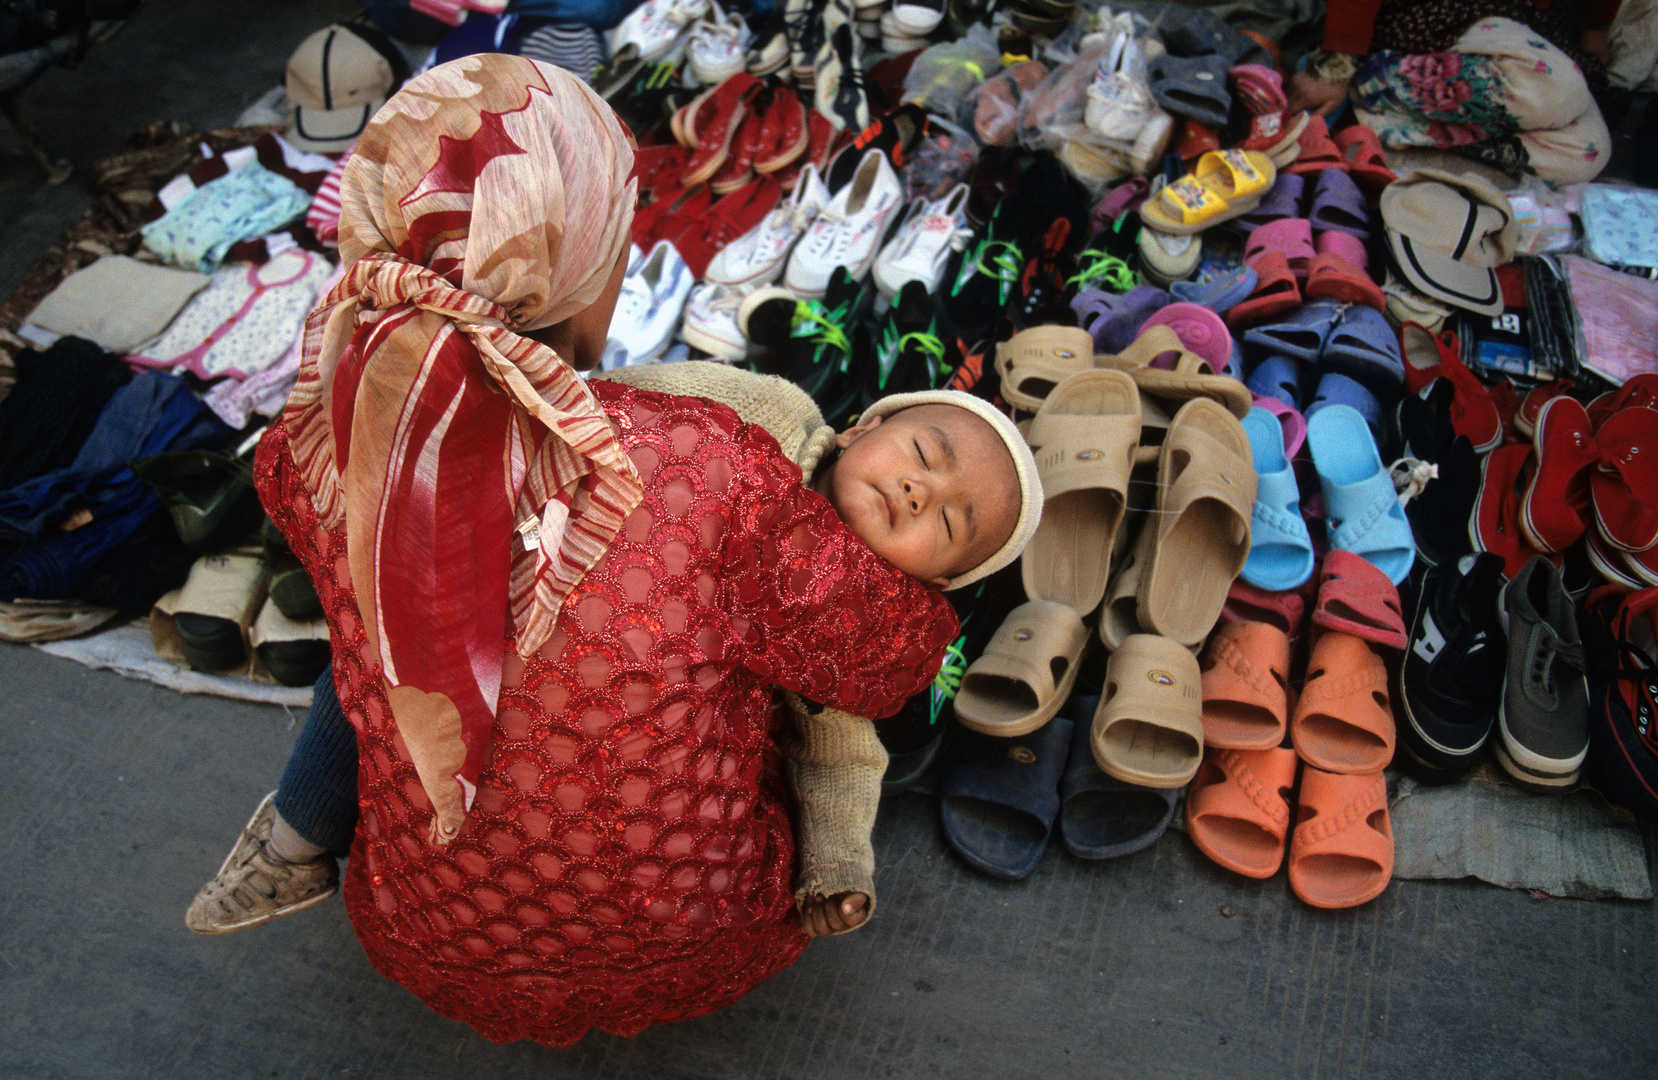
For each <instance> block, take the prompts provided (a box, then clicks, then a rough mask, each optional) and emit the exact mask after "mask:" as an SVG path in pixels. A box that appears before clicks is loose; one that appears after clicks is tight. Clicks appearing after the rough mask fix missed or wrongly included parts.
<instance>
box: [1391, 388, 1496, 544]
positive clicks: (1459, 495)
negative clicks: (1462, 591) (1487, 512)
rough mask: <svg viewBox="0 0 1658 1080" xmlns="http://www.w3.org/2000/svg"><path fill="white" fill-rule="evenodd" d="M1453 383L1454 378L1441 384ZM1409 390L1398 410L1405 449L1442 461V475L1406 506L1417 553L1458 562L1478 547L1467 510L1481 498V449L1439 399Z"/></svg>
mask: <svg viewBox="0 0 1658 1080" xmlns="http://www.w3.org/2000/svg"><path fill="white" fill-rule="evenodd" d="M1436 385H1438V386H1443V387H1445V388H1446V389H1447V391H1448V390H1449V389H1450V380H1448V379H1440V380H1439V381H1438V383H1437V384H1436ZM1432 398H1433V395H1432V394H1430V395H1429V399H1424V398H1421V397H1418V396H1417V395H1415V394H1407V395H1405V397H1404V398H1402V399H1401V400H1400V402H1399V406H1398V408H1397V409H1396V410H1395V412H1394V417H1395V419H1396V422H1397V428H1398V431H1399V438H1400V441H1401V444H1402V446H1401V450H1400V452H1401V454H1402V455H1403V456H1405V457H1411V458H1416V459H1418V460H1420V461H1431V462H1433V463H1434V464H1436V465H1438V466H1439V477H1438V478H1437V479H1435V480H1430V481H1429V482H1428V485H1427V487H1425V488H1423V489H1422V493H1421V494H1420V495H1418V496H1416V497H1415V498H1414V499H1412V500H1411V501H1410V502H1409V503H1408V504H1406V506H1405V516H1406V517H1408V518H1409V519H1410V527H1411V533H1412V535H1413V536H1414V537H1415V539H1416V555H1417V559H1418V560H1419V561H1422V562H1426V563H1428V564H1430V565H1433V566H1439V565H1443V564H1445V563H1454V562H1456V561H1457V560H1458V559H1460V558H1462V557H1463V556H1464V555H1469V554H1472V553H1473V550H1474V545H1473V541H1472V539H1471V538H1470V536H1469V533H1468V514H1469V512H1470V509H1471V508H1472V507H1473V506H1474V504H1475V503H1476V502H1478V501H1479V493H1480V455H1479V454H1478V453H1477V452H1476V451H1475V450H1474V444H1473V443H1471V442H1469V441H1468V437H1467V436H1465V435H1458V434H1456V433H1455V432H1454V431H1452V430H1451V423H1450V419H1449V417H1448V416H1441V415H1439V413H1438V411H1437V409H1436V407H1435V402H1434V401H1433V400H1431V399H1432Z"/></svg>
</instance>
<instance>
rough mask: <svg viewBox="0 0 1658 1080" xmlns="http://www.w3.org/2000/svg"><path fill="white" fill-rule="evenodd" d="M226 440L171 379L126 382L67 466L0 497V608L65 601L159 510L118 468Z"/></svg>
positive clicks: (156, 376)
mask: <svg viewBox="0 0 1658 1080" xmlns="http://www.w3.org/2000/svg"><path fill="white" fill-rule="evenodd" d="M231 437H232V432H231V431H230V429H229V428H227V427H225V425H224V424H222V423H220V422H219V420H218V419H217V418H215V417H214V416H213V415H212V414H211V413H210V412H208V411H207V409H206V408H205V407H204V406H203V405H202V403H201V402H200V401H198V400H197V399H196V396H195V395H194V394H192V393H191V392H190V388H189V386H188V385H186V384H185V382H184V380H183V379H181V378H179V377H178V376H176V375H163V374H160V373H157V372H148V373H146V374H143V375H140V376H138V377H137V378H135V379H133V380H132V382H130V383H128V384H127V385H126V386H124V387H122V388H121V389H120V390H118V391H116V392H115V394H114V395H113V396H112V397H111V398H110V400H109V403H108V404H107V405H105V406H104V409H103V411H102V412H101V413H100V414H99V416H98V423H97V425H96V426H95V427H94V428H93V429H92V433H91V434H90V435H89V436H88V438H87V440H86V443H85V445H84V446H82V447H81V450H80V453H79V454H77V455H76V457H75V460H74V461H73V462H72V463H71V464H70V465H69V466H68V467H67V468H64V469H60V470H58V471H57V472H53V473H48V474H46V475H44V476H40V477H36V478H35V479H34V480H31V481H28V482H26V483H24V484H21V485H19V486H17V487H14V488H11V489H10V490H8V491H3V492H0V600H13V599H16V598H17V597H20V596H23V597H32V598H36V599H54V600H55V599H62V598H65V597H70V596H74V595H75V591H76V588H77V586H78V585H79V584H80V583H81V581H82V579H83V578H85V576H86V574H87V573H88V572H89V571H90V570H91V569H92V567H93V566H95V565H96V564H97V563H98V562H99V561H100V560H101V559H102V558H103V557H104V556H105V555H106V554H108V553H109V552H110V551H111V549H113V548H114V547H115V546H116V545H118V544H119V543H121V541H123V540H125V539H126V538H127V537H129V536H130V535H132V533H133V532H134V531H135V530H136V529H137V528H138V527H139V526H140V525H141V524H143V523H144V521H145V520H146V519H147V518H148V517H150V515H152V514H154V513H155V512H156V511H158V510H160V509H161V500H160V499H159V498H157V497H156V495H155V493H154V492H152V491H151V490H150V489H149V488H148V487H147V486H145V485H144V484H143V483H142V482H141V481H140V480H139V479H138V478H137V477H136V476H134V475H133V472H132V469H131V468H129V467H128V465H127V463H128V462H129V461H131V460H132V459H134V458H138V457H144V456H146V455H149V454H159V453H161V452H162V451H164V450H195V449H203V448H208V447H219V446H223V445H224V444H226V443H227V442H229V441H230V439H231Z"/></svg>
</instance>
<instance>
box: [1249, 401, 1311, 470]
mask: <svg viewBox="0 0 1658 1080" xmlns="http://www.w3.org/2000/svg"><path fill="white" fill-rule="evenodd" d="M1252 405H1253V407H1254V408H1257V409H1265V410H1266V411H1267V412H1269V413H1271V414H1272V415H1274V416H1276V417H1277V418H1278V426H1279V427H1281V428H1283V429H1284V456H1285V457H1286V458H1293V457H1295V454H1296V451H1298V450H1300V449H1301V447H1302V446H1303V445H1304V444H1305V443H1306V441H1307V418H1306V417H1305V416H1302V415H1301V412H1300V410H1298V409H1296V408H1295V407H1294V406H1293V405H1288V404H1286V403H1284V402H1282V401H1279V400H1278V399H1277V398H1275V397H1262V396H1261V395H1260V394H1256V395H1255V400H1254V402H1253V403H1252Z"/></svg>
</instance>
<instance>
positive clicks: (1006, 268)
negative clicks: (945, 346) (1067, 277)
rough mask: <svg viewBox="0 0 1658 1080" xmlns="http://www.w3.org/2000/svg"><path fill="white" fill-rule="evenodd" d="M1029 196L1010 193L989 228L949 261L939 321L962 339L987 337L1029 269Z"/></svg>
mask: <svg viewBox="0 0 1658 1080" xmlns="http://www.w3.org/2000/svg"><path fill="white" fill-rule="evenodd" d="M1024 214H1025V201H1024V199H1023V198H1021V197H1020V196H1018V195H1008V196H1005V197H1004V198H1003V199H1002V201H1001V202H999V203H997V204H996V211H995V213H993V214H992V215H991V216H990V220H989V221H988V222H986V223H985V226H984V228H982V229H977V230H975V231H974V233H973V236H972V238H971V239H969V240H968V242H967V243H966V245H964V246H963V247H962V249H961V250H960V251H958V252H956V253H955V254H953V255H951V256H950V261H949V262H947V263H945V264H944V279H943V280H942V281H941V282H940V283H939V289H938V293H937V297H936V300H937V304H938V314H939V325H940V326H942V327H943V328H944V329H945V332H946V333H949V334H951V335H953V336H955V337H956V338H958V339H960V340H961V341H965V342H978V341H980V340H982V339H983V338H984V337H986V336H987V335H988V334H989V333H990V331H991V329H992V328H993V327H994V326H995V325H996V322H997V320H998V319H1000V318H1001V316H1002V313H1003V312H1004V311H1006V310H1007V307H1008V304H1009V302H1010V301H1011V300H1012V298H1013V290H1014V289H1015V287H1017V286H1018V284H1019V276H1020V275H1021V274H1022V273H1024V270H1025V256H1024V251H1023V249H1022V248H1021V247H1020V237H1021V236H1022V235H1023V233H1024V231H1025V229H1024Z"/></svg>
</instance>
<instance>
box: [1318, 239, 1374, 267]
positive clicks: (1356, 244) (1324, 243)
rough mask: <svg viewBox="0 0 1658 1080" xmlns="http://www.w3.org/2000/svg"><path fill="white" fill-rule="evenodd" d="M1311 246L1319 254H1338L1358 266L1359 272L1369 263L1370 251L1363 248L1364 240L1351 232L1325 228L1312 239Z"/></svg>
mask: <svg viewBox="0 0 1658 1080" xmlns="http://www.w3.org/2000/svg"><path fill="white" fill-rule="evenodd" d="M1313 247H1314V248H1316V249H1317V251H1318V253H1319V254H1320V255H1340V256H1341V257H1342V258H1344V259H1346V260H1347V261H1348V262H1350V263H1352V264H1353V265H1354V266H1356V267H1358V269H1359V272H1360V273H1363V272H1364V271H1365V269H1366V268H1367V267H1369V265H1370V253H1369V252H1368V251H1367V250H1365V246H1364V241H1363V240H1360V239H1359V238H1358V237H1356V236H1354V235H1353V234H1352V233H1344V232H1340V231H1338V230H1336V229H1325V230H1324V231H1323V232H1321V233H1319V234H1318V236H1317V238H1316V239H1314V241H1313Z"/></svg>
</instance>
